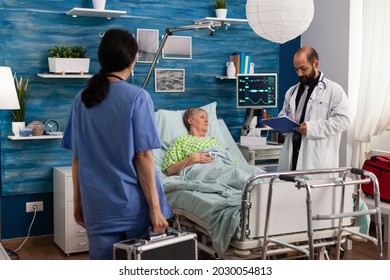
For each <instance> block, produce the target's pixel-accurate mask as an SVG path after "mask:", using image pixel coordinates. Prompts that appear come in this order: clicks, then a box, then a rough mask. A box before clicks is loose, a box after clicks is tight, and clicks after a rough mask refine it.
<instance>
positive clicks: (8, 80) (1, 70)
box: [0, 66, 20, 110]
mask: <svg viewBox="0 0 390 280" xmlns="http://www.w3.org/2000/svg"><path fill="white" fill-rule="evenodd" d="M19 109H20V106H19V100H18V96H17V95H16V88H15V82H14V77H13V76H12V72H11V68H10V67H4V66H0V110H19Z"/></svg>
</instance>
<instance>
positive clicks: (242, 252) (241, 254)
mask: <svg viewBox="0 0 390 280" xmlns="http://www.w3.org/2000/svg"><path fill="white" fill-rule="evenodd" d="M233 254H234V255H235V256H236V257H238V258H246V257H248V256H249V255H250V254H251V251H250V250H236V249H235V250H233Z"/></svg>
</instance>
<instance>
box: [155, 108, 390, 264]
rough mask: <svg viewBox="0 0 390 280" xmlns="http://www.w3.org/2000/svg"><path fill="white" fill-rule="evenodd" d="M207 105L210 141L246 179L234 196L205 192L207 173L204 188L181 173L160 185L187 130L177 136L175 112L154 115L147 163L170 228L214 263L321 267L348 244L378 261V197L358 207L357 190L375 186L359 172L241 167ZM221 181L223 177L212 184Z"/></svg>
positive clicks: (212, 189) (215, 188) (229, 191)
mask: <svg viewBox="0 0 390 280" xmlns="http://www.w3.org/2000/svg"><path fill="white" fill-rule="evenodd" d="M211 105H212V104H210V105H208V107H206V108H204V109H206V111H207V112H208V114H209V127H210V129H209V130H210V131H211V132H210V136H213V137H216V138H218V139H220V140H221V142H222V143H223V144H224V145H225V147H226V148H227V150H228V152H229V154H231V155H232V157H233V158H234V159H235V161H236V164H237V165H238V166H239V167H240V168H241V169H244V170H248V174H249V173H250V174H251V175H248V176H247V177H246V178H245V180H242V182H241V187H240V188H228V187H226V184H227V183H225V182H224V183H223V184H222V185H223V186H222V187H221V186H219V185H216V184H214V183H215V181H213V183H211V184H210V183H209V182H210V178H211V177H209V176H210V174H208V173H207V174H206V176H207V180H206V181H207V182H205V183H204V184H203V181H202V178H196V180H194V181H193V180H192V179H190V180H189V179H188V177H185V176H188V174H189V173H186V172H182V173H186V174H184V177H182V178H174V177H178V176H171V177H166V176H165V175H164V174H163V173H162V172H161V166H162V162H163V158H164V156H165V151H166V149H167V148H168V147H169V146H170V144H171V143H172V141H173V140H174V139H175V138H177V137H178V136H181V135H183V134H185V133H186V130H185V128H184V130H182V128H180V122H181V113H182V112H181V111H160V112H159V111H158V112H157V113H156V120H157V125H158V128H159V131H160V137H161V141H162V149H159V150H155V151H154V157H155V162H156V166H157V168H159V169H160V172H161V178H162V182H163V185H164V190H165V193H166V197H167V199H168V202H169V203H170V205H171V207H172V209H173V211H174V213H175V219H174V221H173V224H172V226H173V227H175V228H177V229H179V230H184V231H192V232H196V233H197V234H198V248H199V249H200V250H202V251H204V252H207V253H208V254H210V255H212V256H213V257H214V258H216V259H219V258H221V259H260V258H262V259H272V258H281V257H283V258H296V257H302V256H303V257H305V258H308V259H323V258H329V256H328V251H327V250H328V248H330V247H335V248H336V249H335V251H336V258H337V259H338V258H339V252H340V251H341V248H340V246H341V244H342V243H344V242H345V241H346V240H347V238H350V237H358V238H361V239H364V240H369V241H371V242H374V244H375V245H376V246H377V252H378V258H379V259H381V258H382V257H383V254H382V243H381V240H382V239H381V234H382V233H381V219H380V208H379V196H378V204H377V205H376V206H377V207H374V208H373V209H370V210H369V209H367V208H362V207H361V206H360V184H361V183H366V182H368V181H369V180H373V181H374V183H375V182H376V178H375V176H373V174H369V173H367V172H365V173H364V175H366V176H365V178H364V179H363V177H362V175H363V172H364V171H362V170H359V169H351V168H338V169H327V170H308V171H294V172H284V173H265V172H264V171H262V170H260V169H258V168H256V167H253V166H250V165H248V164H247V162H246V161H245V158H244V157H243V156H242V154H241V152H240V151H239V149H238V148H237V145H236V143H235V142H234V140H233V138H232V136H231V135H230V133H229V130H228V129H227V127H226V125H225V123H224V122H223V121H221V120H217V119H216V114H215V106H216V104H215V105H213V106H211ZM167 115H168V117H167ZM174 120H176V122H175V121H174ZM172 127H174V128H175V129H172ZM183 127H184V125H183ZM170 132H172V133H170ZM212 173H213V174H215V171H214V170H213V171H212ZM225 173H229V172H224V173H223V174H215V175H216V176H215V177H216V178H217V177H218V178H219V177H223V176H226V174H225ZM235 176H236V175H234V176H232V177H229V179H230V180H232V181H234V180H235ZM238 176H245V175H242V174H241V173H240V174H239V175H238ZM180 180H181V181H180ZM216 180H218V179H216ZM374 186H375V187H376V189H378V188H377V185H376V184H374ZM370 214H373V215H374V216H375V222H376V238H374V237H371V236H369V235H367V234H365V233H360V228H359V226H358V223H357V220H358V217H366V216H368V215H370Z"/></svg>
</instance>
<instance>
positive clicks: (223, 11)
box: [215, 9, 227, 18]
mask: <svg viewBox="0 0 390 280" xmlns="http://www.w3.org/2000/svg"><path fill="white" fill-rule="evenodd" d="M215 15H216V16H217V18H226V16H227V9H215Z"/></svg>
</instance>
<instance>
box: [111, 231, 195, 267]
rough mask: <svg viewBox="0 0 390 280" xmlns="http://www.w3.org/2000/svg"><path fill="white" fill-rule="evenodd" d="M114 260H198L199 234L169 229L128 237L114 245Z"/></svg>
mask: <svg viewBox="0 0 390 280" xmlns="http://www.w3.org/2000/svg"><path fill="white" fill-rule="evenodd" d="M113 247H114V248H113V249H114V260H196V259H198V249H197V236H196V234H195V233H192V232H178V231H175V230H173V229H169V230H168V231H167V232H166V233H164V234H161V235H156V236H151V237H145V238H141V239H128V240H124V241H121V242H118V243H115V244H114V245H113Z"/></svg>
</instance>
